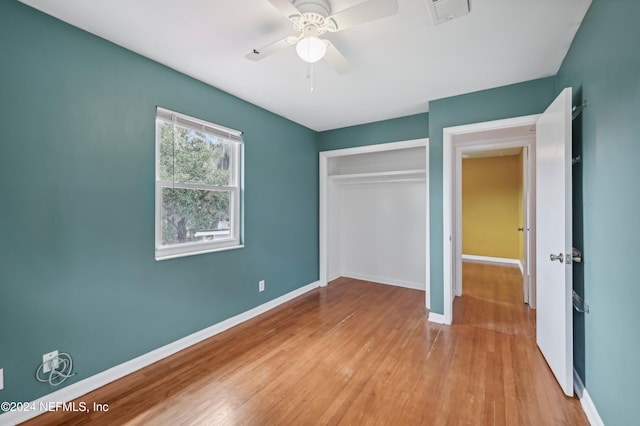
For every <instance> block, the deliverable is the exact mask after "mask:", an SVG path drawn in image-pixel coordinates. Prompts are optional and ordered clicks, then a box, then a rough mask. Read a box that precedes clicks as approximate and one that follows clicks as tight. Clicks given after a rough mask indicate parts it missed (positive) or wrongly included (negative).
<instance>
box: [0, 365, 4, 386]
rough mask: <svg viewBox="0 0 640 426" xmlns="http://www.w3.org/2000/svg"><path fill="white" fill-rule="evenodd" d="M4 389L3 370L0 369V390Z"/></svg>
mask: <svg viewBox="0 0 640 426" xmlns="http://www.w3.org/2000/svg"><path fill="white" fill-rule="evenodd" d="M2 389H4V368H0V390H2Z"/></svg>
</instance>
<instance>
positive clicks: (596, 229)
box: [557, 0, 640, 425]
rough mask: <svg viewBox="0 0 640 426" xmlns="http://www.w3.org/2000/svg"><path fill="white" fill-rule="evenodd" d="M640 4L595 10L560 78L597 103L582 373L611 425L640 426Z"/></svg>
mask: <svg viewBox="0 0 640 426" xmlns="http://www.w3.org/2000/svg"><path fill="white" fill-rule="evenodd" d="M639 19H640V2H638V1H636V0H608V1H605V0H594V1H593V3H592V5H591V8H590V9H589V12H588V13H587V16H586V17H585V20H584V22H583V23H582V26H581V27H580V29H579V31H578V33H577V35H576V38H575V39H574V42H573V44H572V46H571V49H570V50H569V53H568V55H567V57H566V58H565V60H564V63H563V64H562V67H561V68H560V71H559V73H558V79H557V82H558V90H559V89H560V88H562V87H566V86H571V87H573V89H574V94H575V97H576V102H578V101H580V100H586V101H587V108H586V109H585V110H584V112H583V114H582V116H581V120H580V125H581V128H580V129H577V130H578V131H579V132H580V134H581V144H582V158H583V162H582V170H583V178H582V180H583V181H582V188H581V190H582V203H583V221H584V231H583V232H584V247H583V251H584V265H583V267H584V271H583V272H584V297H585V299H586V301H587V303H588V304H589V307H590V311H589V313H588V314H585V315H580V316H579V318H577V319H579V323H582V326H583V328H584V330H583V341H582V342H580V341H578V342H576V351H578V352H579V353H578V355H580V356H579V358H578V359H577V360H576V368H577V369H578V370H579V371H580V373H581V375H582V376H583V379H584V383H585V386H586V388H587V390H588V391H589V394H590V396H591V398H592V399H593V401H594V403H595V405H596V407H597V409H598V412H599V413H600V416H601V417H602V419H603V421H604V423H605V424H607V425H636V424H638V412H637V407H636V405H635V404H636V401H637V395H636V392H637V390H638V383H640V373H639V372H638V353H640V331H639V330H638V325H639V323H640V319H639V316H638V300H640V285H638V283H639V282H640V280H639V279H638V272H637V260H636V258H635V256H636V253H637V250H638V245H639V242H640V224H639V222H638V210H640V191H639V190H638V188H637V185H638V182H640V172H638V170H639V166H638V164H639V162H638V159H640V54H638V41H639V40H640V26H639V25H638V20H639Z"/></svg>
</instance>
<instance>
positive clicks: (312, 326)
mask: <svg viewBox="0 0 640 426" xmlns="http://www.w3.org/2000/svg"><path fill="white" fill-rule="evenodd" d="M464 274H465V275H464V284H463V287H464V295H463V297H461V298H457V299H456V302H455V307H454V313H455V315H454V324H453V325H452V326H442V325H438V324H433V323H429V322H427V321H426V310H425V308H424V306H423V305H424V292H422V291H418V290H410V289H405V288H399V287H393V286H387V285H381V284H374V283H370V282H364V281H359V280H353V279H348V278H340V279H338V280H336V281H334V282H332V283H331V284H330V285H329V286H328V287H327V288H321V289H317V290H314V291H312V292H310V293H307V294H306V295H303V296H301V297H299V298H297V299H295V300H293V301H291V302H289V303H287V304H285V305H283V306H280V307H278V308H276V309H275V310H273V311H271V312H268V313H266V314H263V315H261V316H260V317H258V318H255V319H253V320H251V321H248V322H246V323H244V324H242V325H239V326H237V327H235V328H233V329H231V330H228V331H226V332H224V333H222V334H220V335H218V336H215V337H213V338H211V339H208V340H206V341H204V342H202V343H200V344H198V345H196V346H194V347H191V348H189V349H186V350H184V351H182V352H180V353H178V354H176V355H174V356H172V357H170V358H167V359H165V360H162V361H160V362H158V363H156V364H153V365H151V366H149V367H147V368H145V369H143V370H141V371H138V372H136V373H134V374H131V375H129V376H127V377H125V378H123V379H120V380H118V381H116V382H114V383H112V384H109V385H107V386H105V387H103V388H101V389H98V390H96V391H94V392H92V393H90V394H88V395H85V396H83V397H81V398H79V399H78V401H77V402H80V401H82V402H85V403H87V404H88V406H89V407H91V406H92V404H93V402H97V403H106V404H108V405H109V411H108V412H106V413H105V412H93V413H90V414H84V413H82V414H77V413H75V414H74V413H65V412H56V413H46V414H44V415H41V416H39V417H37V418H35V419H32V420H31V421H29V422H27V423H25V424H28V425H58V424H66V425H85V424H109V425H124V424H126V425H149V424H153V425H178V424H180V425H316V424H318V425H324V424H332V425H333V424H344V425H362V424H366V425H586V424H588V422H587V420H586V418H585V416H584V414H583V412H582V410H581V408H580V404H579V402H578V400H577V399H575V398H567V397H565V396H564V394H563V393H562V391H561V390H560V387H559V386H558V385H557V384H556V382H555V380H554V378H553V375H552V373H551V372H550V371H549V369H548V367H547V365H546V364H545V361H544V359H543V358H542V356H541V355H540V354H539V352H538V351H537V349H536V344H535V339H534V337H533V334H534V327H533V324H534V316H535V315H534V312H533V311H530V310H529V309H528V308H527V307H526V306H525V305H524V304H523V303H522V298H521V293H522V291H521V286H520V280H521V278H520V275H519V271H518V270H517V269H515V268H505V267H497V266H490V265H482V264H472V263H465V265H464Z"/></svg>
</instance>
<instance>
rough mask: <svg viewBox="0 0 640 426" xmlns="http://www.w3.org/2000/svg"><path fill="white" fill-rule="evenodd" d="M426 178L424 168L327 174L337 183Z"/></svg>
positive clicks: (409, 180)
mask: <svg viewBox="0 0 640 426" xmlns="http://www.w3.org/2000/svg"><path fill="white" fill-rule="evenodd" d="M425 178H426V170H425V169H416V170H394V171H384V172H369V173H349V174H337V175H331V176H329V179H331V181H332V182H334V183H337V184H355V183H380V182H411V181H417V182H420V181H424V180H425Z"/></svg>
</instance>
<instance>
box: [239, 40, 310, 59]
mask: <svg viewBox="0 0 640 426" xmlns="http://www.w3.org/2000/svg"><path fill="white" fill-rule="evenodd" d="M296 41H297V37H286V38H283V39H282V40H279V41H276V42H275V43H271V44H269V45H266V46H265V47H263V48H262V49H253V51H252V52H249V53H247V54H246V55H245V58H247V59H249V60H252V61H259V60H260V59H264V58H266V57H267V56H270V55H272V54H274V53H276V52H278V51H280V50H283V49H286V48H287V47H290V46H293V45H294V44H296Z"/></svg>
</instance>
